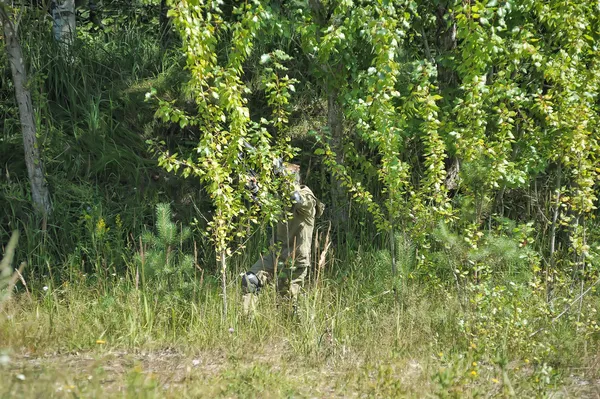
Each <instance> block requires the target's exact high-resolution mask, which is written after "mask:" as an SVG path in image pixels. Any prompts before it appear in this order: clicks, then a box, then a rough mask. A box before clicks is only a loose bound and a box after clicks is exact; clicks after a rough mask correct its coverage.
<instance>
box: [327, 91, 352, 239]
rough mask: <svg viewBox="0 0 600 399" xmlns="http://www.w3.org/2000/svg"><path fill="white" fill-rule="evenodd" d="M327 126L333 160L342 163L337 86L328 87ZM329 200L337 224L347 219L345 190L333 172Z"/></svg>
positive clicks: (341, 122) (341, 125) (342, 121)
mask: <svg viewBox="0 0 600 399" xmlns="http://www.w3.org/2000/svg"><path fill="white" fill-rule="evenodd" d="M327 126H328V127H329V133H330V134H331V143H330V145H331V148H332V150H333V151H334V152H335V154H336V156H335V158H336V159H335V160H336V162H337V163H338V164H339V165H343V164H344V150H343V145H342V142H343V135H344V113H343V110H342V105H341V104H340V93H339V89H338V88H337V87H329V89H328V93H327ZM331 180H332V181H331V183H332V184H331V202H332V207H331V208H332V211H333V218H334V220H335V221H336V222H337V224H338V226H337V227H338V228H339V224H340V223H342V222H345V221H346V220H347V219H348V212H347V209H346V205H347V204H348V201H347V200H346V195H345V190H344V187H342V183H341V181H340V180H339V179H337V178H336V177H335V176H334V175H333V174H332V175H331Z"/></svg>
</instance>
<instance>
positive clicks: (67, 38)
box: [51, 0, 75, 48]
mask: <svg viewBox="0 0 600 399" xmlns="http://www.w3.org/2000/svg"><path fill="white" fill-rule="evenodd" d="M51 10H52V20H53V24H52V34H53V35H54V40H56V41H57V42H59V43H60V44H62V45H63V46H65V47H66V48H69V47H71V45H72V44H73V40H74V39H75V0H53V1H52V5H51Z"/></svg>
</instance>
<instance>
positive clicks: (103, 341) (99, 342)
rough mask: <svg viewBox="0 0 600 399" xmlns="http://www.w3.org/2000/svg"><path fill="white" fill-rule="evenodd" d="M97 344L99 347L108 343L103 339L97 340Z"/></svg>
mask: <svg viewBox="0 0 600 399" xmlns="http://www.w3.org/2000/svg"><path fill="white" fill-rule="evenodd" d="M96 343H97V344H98V345H104V344H105V343H106V341H105V340H103V339H97V340H96Z"/></svg>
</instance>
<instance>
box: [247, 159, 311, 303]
mask: <svg viewBox="0 0 600 399" xmlns="http://www.w3.org/2000/svg"><path fill="white" fill-rule="evenodd" d="M284 169H285V171H286V172H287V173H290V174H292V175H293V176H294V178H295V183H294V186H293V192H292V193H291V199H292V208H291V213H292V216H291V218H289V219H287V220H283V221H281V222H279V223H278V224H277V229H276V236H275V247H276V248H278V250H276V251H272V252H270V253H269V254H267V255H264V256H261V257H260V259H258V261H257V262H256V263H254V265H252V267H251V268H250V270H249V271H248V272H246V273H245V274H244V275H242V291H243V293H244V311H245V312H248V311H250V310H251V309H253V308H254V305H255V300H256V294H258V292H259V291H260V289H261V288H262V287H263V286H264V285H265V284H267V283H268V282H269V281H270V280H271V279H272V278H273V276H274V275H275V273H277V290H278V291H279V293H280V294H282V295H287V296H289V297H290V298H291V299H292V300H293V301H294V302H295V300H296V299H297V297H298V294H299V293H300V290H301V288H302V286H303V284H304V279H305V278H306V275H307V274H308V268H309V266H310V254H311V247H312V236H313V230H314V226H315V218H316V217H318V216H320V214H321V213H322V209H323V204H321V203H320V202H319V201H318V200H317V198H316V197H315V195H314V194H313V192H312V191H311V190H310V188H308V187H307V186H304V185H301V184H300V167H299V166H298V165H293V164H286V165H285V167H284Z"/></svg>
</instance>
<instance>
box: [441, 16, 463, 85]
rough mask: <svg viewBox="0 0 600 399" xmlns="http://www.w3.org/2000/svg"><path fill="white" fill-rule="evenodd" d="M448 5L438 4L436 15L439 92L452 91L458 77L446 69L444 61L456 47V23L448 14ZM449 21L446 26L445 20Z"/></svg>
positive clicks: (449, 69)
mask: <svg viewBox="0 0 600 399" xmlns="http://www.w3.org/2000/svg"><path fill="white" fill-rule="evenodd" d="M449 6H450V5H449V4H440V5H439V6H438V9H437V13H436V22H437V32H436V38H437V43H436V47H437V53H438V56H437V70H438V85H439V89H440V91H441V92H444V91H445V90H446V89H449V88H450V89H452V88H454V87H456V86H457V85H458V77H457V76H456V73H455V72H454V71H453V70H452V68H449V67H447V66H446V65H445V64H446V61H445V60H444V58H445V57H447V55H448V53H450V52H452V51H453V50H454V49H455V48H456V45H457V42H456V22H455V21H454V16H453V15H452V14H449V13H448V11H449V10H448V7H449ZM448 18H449V19H450V20H451V23H450V24H449V25H448V23H447V19H448Z"/></svg>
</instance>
